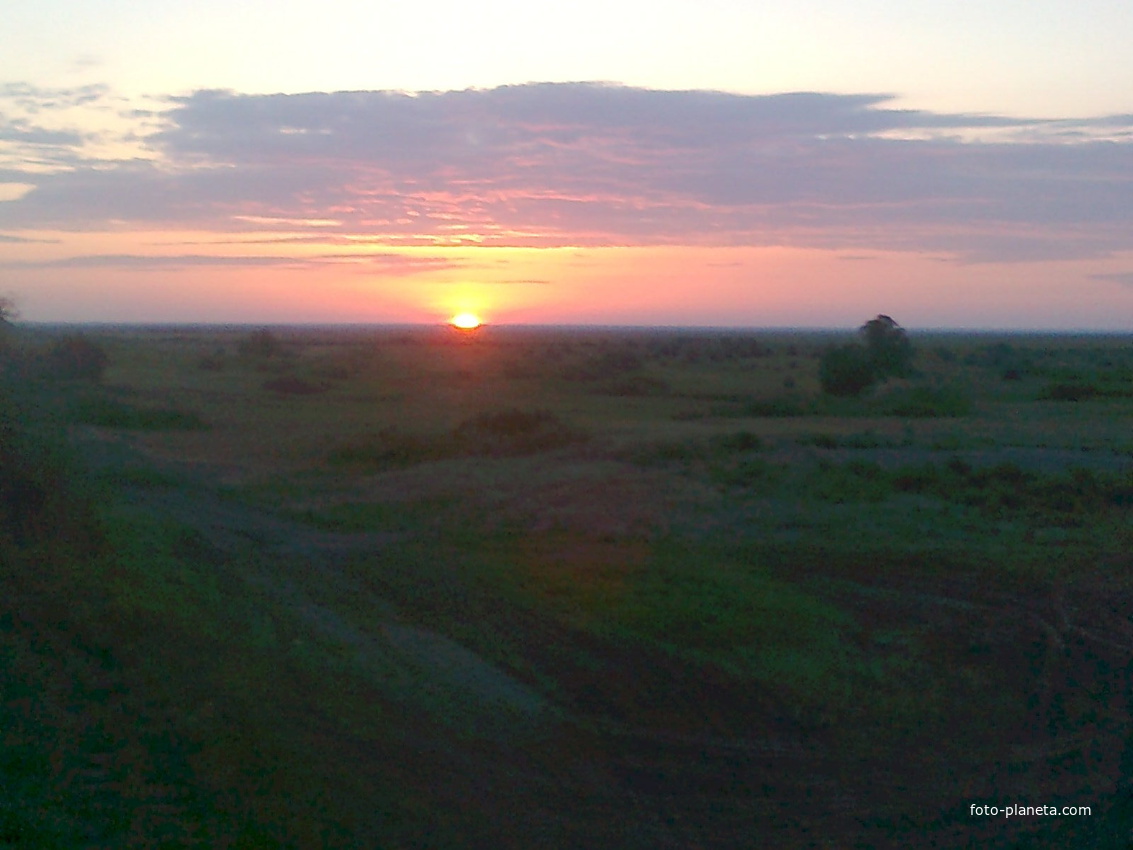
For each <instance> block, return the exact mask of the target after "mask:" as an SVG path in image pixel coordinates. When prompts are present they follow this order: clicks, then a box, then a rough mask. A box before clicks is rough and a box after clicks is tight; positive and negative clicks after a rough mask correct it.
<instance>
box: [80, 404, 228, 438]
mask: <svg viewBox="0 0 1133 850" xmlns="http://www.w3.org/2000/svg"><path fill="white" fill-rule="evenodd" d="M66 415H67V420H68V421H69V422H72V423H74V424H76V425H94V426H96V427H99V428H115V429H120V430H127V431H198V430H202V429H204V428H207V427H208V426H207V425H206V423H205V422H204V421H203V420H202V419H201V418H200V416H198V415H197V414H196V413H190V412H186V411H183V410H177V409H175V408H170V407H136V406H134V405H129V404H125V403H123V402H120V401H117V400H115V399H112V398H106V397H102V396H87V397H84V398H79V399H76V400H75V401H73V402H72V403H71V404H70V405H69V406H68V408H67V414H66Z"/></svg>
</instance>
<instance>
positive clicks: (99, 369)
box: [47, 334, 110, 381]
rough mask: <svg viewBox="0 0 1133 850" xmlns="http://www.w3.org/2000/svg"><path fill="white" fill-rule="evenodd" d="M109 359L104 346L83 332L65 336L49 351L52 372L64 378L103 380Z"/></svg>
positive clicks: (53, 375) (49, 366)
mask: <svg viewBox="0 0 1133 850" xmlns="http://www.w3.org/2000/svg"><path fill="white" fill-rule="evenodd" d="M109 361H110V358H109V357H108V356H107V354H106V352H105V351H104V350H103V348H102V346H100V345H98V344H97V343H94V342H91V341H90V340H89V339H87V338H86V337H85V336H83V335H82V334H74V335H72V336H67V337H64V338H63V339H61V340H59V341H57V342H56V343H55V344H54V345H52V346H51V348H50V349H49V350H48V352H47V368H48V370H49V371H50V374H51V375H52V377H55V378H62V379H64V380H80V381H101V380H102V375H103V373H104V372H105V371H106V364H107V363H108V362H109Z"/></svg>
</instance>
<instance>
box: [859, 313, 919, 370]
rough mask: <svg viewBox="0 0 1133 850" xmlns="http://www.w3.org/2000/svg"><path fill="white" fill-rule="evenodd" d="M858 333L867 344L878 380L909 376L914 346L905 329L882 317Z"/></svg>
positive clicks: (872, 321)
mask: <svg viewBox="0 0 1133 850" xmlns="http://www.w3.org/2000/svg"><path fill="white" fill-rule="evenodd" d="M858 333H859V334H860V336H861V338H862V340H863V341H864V342H865V348H866V352H867V354H868V355H869V360H870V363H871V364H872V366H873V372H874V377H875V378H876V379H878V380H880V379H883V378H889V377H894V378H902V377H905V376H906V375H908V374H909V372H910V370H911V367H912V362H913V345H912V343H911V342H909V337H908V335H907V334H906V333H905V329H904V328H902V327H901V326H900V325H899V324H897V323H896V322H895V321H893V319H891V318H890V317H889V316H884V315H880V316H878V317H877V318H876V319H870V320H869V321H868V322H866V323H865V324H864V325H862V326H861V327H860V328H859V329H858Z"/></svg>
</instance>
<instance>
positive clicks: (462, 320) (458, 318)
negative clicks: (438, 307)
mask: <svg viewBox="0 0 1133 850" xmlns="http://www.w3.org/2000/svg"><path fill="white" fill-rule="evenodd" d="M449 323H450V324H451V325H452V326H453V327H454V328H461V329H463V330H467V331H470V330H472V329H474V328H478V327H480V325H481V324H483V323H482V322H481V321H480V317H479V316H477V315H476V314H475V313H458V314H457V315H455V316H453V317H452V318H451V319H449Z"/></svg>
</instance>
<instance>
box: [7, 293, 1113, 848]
mask: <svg viewBox="0 0 1133 850" xmlns="http://www.w3.org/2000/svg"><path fill="white" fill-rule="evenodd" d="M2 306H3V305H2V303H0V307H2ZM0 312H2V311H0ZM8 330H9V331H15V330H19V331H21V332H20V333H9V334H8V336H9V338H10V339H9V340H8V344H7V345H6V346H5V347H4V348H3V349H2V350H0V376H2V380H0V581H3V591H4V595H5V599H7V600H8V603H9V604H8V605H7V606H6V608H5V610H4V612H3V614H2V615H0V670H2V675H0V695H2V696H3V699H2V700H0V730H2V734H3V736H4V737H3V748H2V757H0V784H2V785H3V787H4V789H5V794H4V795H3V800H0V843H2V844H6V845H12V846H21V847H22V846H27V847H60V848H62V847H82V846H98V847H117V846H138V847H189V846H193V847H198V846H206V847H219V846H230V847H343V848H346V847H358V846H374V847H386V846H388V847H436V848H442V847H445V848H447V847H493V848H496V847H499V848H505V850H506V848H528V847H579V846H582V847H625V848H654V847H666V846H668V847H693V846H703V847H721V848H722V847H737V848H738V847H749V846H752V843H753V841H755V842H756V843H759V844H761V845H762V846H775V847H807V846H815V843H816V840H818V841H819V843H824V844H829V845H830V846H848V847H852V846H868V847H918V846H924V847H930V846H940V847H953V846H957V847H962V846H980V847H990V848H1002V850H1006V848H1014V847H1024V846H1025V847H1033V848H1056V847H1071V846H1072V847H1081V848H1094V850H1101V848H1109V847H1117V846H1124V845H1123V844H1121V843H1120V842H1121V841H1124V840H1125V837H1126V836H1127V835H1128V831H1129V829H1130V827H1133V823H1131V822H1130V817H1129V814H1128V812H1129V805H1128V801H1127V799H1126V796H1124V795H1127V793H1128V788H1129V782H1130V781H1131V780H1133V776H1131V773H1130V768H1129V764H1128V758H1127V757H1126V756H1125V755H1124V754H1126V753H1128V752H1129V748H1130V746H1131V743H1130V742H1131V741H1133V725H1131V723H1130V719H1129V716H1128V711H1127V705H1126V702H1127V699H1126V697H1127V696H1128V695H1129V694H1130V693H1131V688H1133V678H1131V677H1130V670H1131V669H1133V668H1131V664H1130V661H1131V653H1133V630H1131V629H1130V627H1129V620H1128V611H1129V610H1131V609H1133V578H1131V573H1130V570H1131V569H1133V560H1131V559H1130V554H1129V553H1130V552H1133V532H1131V529H1133V513H1131V512H1133V440H1131V439H1130V436H1129V430H1128V422H1129V417H1130V414H1131V413H1133V409H1131V407H1130V405H1133V392H1130V387H1131V386H1133V343H1131V341H1130V340H1129V339H1127V338H1103V337H1082V338H1066V337H1023V336H1015V337H997V338H989V337H984V336H978V335H972V336H949V335H936V336H930V335H923V336H922V335H910V334H907V333H906V332H905V331H903V330H902V329H901V328H900V327H899V326H898V325H897V324H896V322H894V321H893V320H891V319H888V318H887V317H884V316H879V317H877V319H874V320H872V321H871V322H868V323H866V325H865V326H864V327H863V328H862V330H861V331H860V332H859V334H858V335H857V336H856V338H855V339H854V341H852V342H846V341H845V340H844V339H840V338H837V337H833V336H831V335H827V334H810V335H807V334H770V333H764V334H759V335H751V334H743V333H738V332H736V333H725V332H718V333H717V332H713V333H708V332H703V333H697V332H691V331H688V332H680V333H677V332H673V333H669V332H630V331H625V332H617V333H614V332H601V331H575V332H567V331H562V332H556V331H546V332H540V333H534V332H529V331H528V332H522V331H518V330H517V331H514V332H509V331H508V330H506V329H492V328H484V329H481V330H480V331H477V332H476V334H474V335H468V334H462V335H459V336H457V335H455V333H448V332H445V331H442V330H436V331H433V330H426V329H418V330H372V331H346V330H344V331H339V332H330V331H302V330H298V329H273V330H271V331H255V332H251V333H249V332H247V331H242V330H223V329H215V330H199V329H194V330H161V331H154V330H147V329H141V328H139V329H134V330H125V331H123V330H118V331H109V330H106V331H98V332H95V331H89V330H88V331H84V332H83V333H82V334H72V333H61V332H52V331H47V330H43V331H34V332H27V333H25V332H23V330H24V329H22V328H18V327H15V326H12V327H10V328H8ZM838 352H840V353H838ZM839 358H842V362H839ZM850 366H853V367H854V368H853V369H851V368H850ZM859 368H860V374H859V373H857V372H855V370H858V369H859ZM840 370H841V371H840ZM855 375H856V377H855ZM867 378H868V380H865V379H867ZM859 379H862V380H864V383H862V384H861V386H860V387H857V382H858V381H859ZM854 387H857V389H856V390H855V389H854ZM851 390H852V391H851ZM816 789H817V790H816ZM1052 801H1054V802H1057V803H1058V804H1059V805H1089V806H1091V807H1092V810H1093V816H1092V817H1090V818H1062V817H1060V818H1047V819H1027V818H1020V819H1012V820H1010V821H1003V820H1001V819H993V818H987V819H973V818H972V817H971V815H970V814H969V806H970V804H972V803H985V802H987V803H991V804H997V805H1002V804H1004V803H1006V802H1020V803H1025V804H1047V803H1051V802H1052ZM816 836H819V837H820V838H819V839H816Z"/></svg>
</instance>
